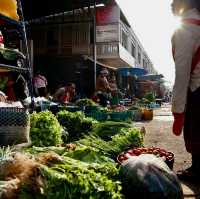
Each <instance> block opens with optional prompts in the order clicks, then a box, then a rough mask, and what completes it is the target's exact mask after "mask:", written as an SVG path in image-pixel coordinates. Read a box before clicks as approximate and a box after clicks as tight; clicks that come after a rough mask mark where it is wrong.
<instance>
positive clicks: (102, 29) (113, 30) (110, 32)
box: [96, 24, 119, 42]
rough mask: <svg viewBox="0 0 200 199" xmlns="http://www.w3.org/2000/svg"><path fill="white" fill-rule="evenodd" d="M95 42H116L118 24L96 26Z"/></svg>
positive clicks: (117, 39)
mask: <svg viewBox="0 0 200 199" xmlns="http://www.w3.org/2000/svg"><path fill="white" fill-rule="evenodd" d="M96 33H97V34H96V41H97V42H117V41H119V29H118V25H116V24H115V25H105V26H97V28H96Z"/></svg>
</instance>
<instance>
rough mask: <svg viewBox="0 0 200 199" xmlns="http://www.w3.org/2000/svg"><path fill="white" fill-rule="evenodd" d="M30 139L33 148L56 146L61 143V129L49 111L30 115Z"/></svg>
mask: <svg viewBox="0 0 200 199" xmlns="http://www.w3.org/2000/svg"><path fill="white" fill-rule="evenodd" d="M30 137H31V141H32V144H33V145H34V146H42V147H43V146H56V145H59V144H61V143H62V139H61V137H62V127H61V126H60V124H59V122H58V120H57V119H56V117H55V116H54V115H53V114H52V113H51V112H49V111H44V112H40V113H36V112H34V113H32V114H31V129H30Z"/></svg>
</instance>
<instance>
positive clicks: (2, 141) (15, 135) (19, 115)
mask: <svg viewBox="0 0 200 199" xmlns="http://www.w3.org/2000/svg"><path fill="white" fill-rule="evenodd" d="M29 131H30V118H29V114H28V112H27V111H26V109H23V108H15V107H7V108H0V146H7V145H14V144H20V143H25V142H29Z"/></svg>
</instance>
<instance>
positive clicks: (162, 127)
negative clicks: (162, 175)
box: [135, 105, 200, 199]
mask: <svg viewBox="0 0 200 199" xmlns="http://www.w3.org/2000/svg"><path fill="white" fill-rule="evenodd" d="M172 122H173V117H172V115H171V112H170V106H169V105H164V106H163V107H162V108H160V109H157V110H154V119H153V120H152V121H150V122H136V123H135V125H136V126H138V127H141V126H144V127H145V128H146V135H145V146H147V147H150V146H158V147H160V148H164V149H166V150H168V151H172V152H173V153H174V154H175V163H174V169H173V170H174V172H176V171H178V170H180V169H185V168H187V167H189V166H190V164H191V156H190V154H189V153H187V152H186V150H185V145H184V140H183V136H180V137H177V136H175V135H173V134H172V130H171V128H172ZM182 186H183V190H184V195H185V198H188V199H194V198H196V199H200V183H199V184H193V183H191V182H190V183H189V182H182Z"/></svg>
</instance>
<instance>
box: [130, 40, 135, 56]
mask: <svg viewBox="0 0 200 199" xmlns="http://www.w3.org/2000/svg"><path fill="white" fill-rule="evenodd" d="M135 51H136V48H135V45H134V44H133V43H132V44H131V54H132V56H133V57H134V58H135Z"/></svg>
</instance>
